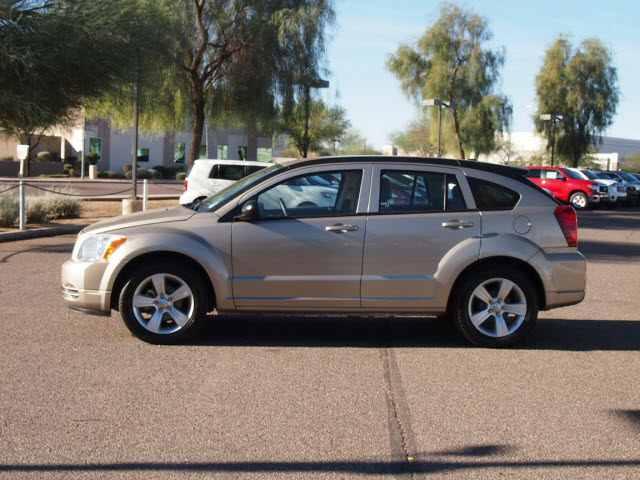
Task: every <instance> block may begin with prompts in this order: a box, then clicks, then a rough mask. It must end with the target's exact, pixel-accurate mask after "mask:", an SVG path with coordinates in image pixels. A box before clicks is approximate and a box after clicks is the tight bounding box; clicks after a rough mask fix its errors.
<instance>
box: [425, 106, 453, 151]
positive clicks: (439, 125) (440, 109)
mask: <svg viewBox="0 0 640 480" xmlns="http://www.w3.org/2000/svg"><path fill="white" fill-rule="evenodd" d="M422 106H423V107H438V158H440V156H441V155H442V153H441V151H440V135H441V133H442V107H444V108H451V109H453V110H455V109H456V108H458V104H457V103H456V102H449V103H447V102H444V101H442V100H438V99H437V98H428V99H426V100H423V101H422Z"/></svg>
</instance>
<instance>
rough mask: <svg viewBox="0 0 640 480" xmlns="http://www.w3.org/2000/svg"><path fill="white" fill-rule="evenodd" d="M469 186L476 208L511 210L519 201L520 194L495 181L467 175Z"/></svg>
mask: <svg viewBox="0 0 640 480" xmlns="http://www.w3.org/2000/svg"><path fill="white" fill-rule="evenodd" d="M468 180H469V186H470V187H471V192H472V193H473V198H474V199H475V201H476V205H477V207H478V210H484V211H487V210H512V209H513V208H514V207H515V206H516V205H517V203H518V201H520V194H519V193H518V192H514V191H513V190H511V189H510V188H507V187H505V186H503V185H498V184H497V183H493V182H488V181H486V180H480V179H479V178H473V177H468Z"/></svg>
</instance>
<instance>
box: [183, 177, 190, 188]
mask: <svg viewBox="0 0 640 480" xmlns="http://www.w3.org/2000/svg"><path fill="white" fill-rule="evenodd" d="M188 186H189V180H188V179H186V178H185V179H184V189H185V190H186V189H187V187H188Z"/></svg>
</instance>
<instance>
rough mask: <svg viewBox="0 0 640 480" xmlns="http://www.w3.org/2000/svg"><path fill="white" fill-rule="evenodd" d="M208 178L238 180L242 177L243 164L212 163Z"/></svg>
mask: <svg viewBox="0 0 640 480" xmlns="http://www.w3.org/2000/svg"><path fill="white" fill-rule="evenodd" d="M209 177H210V178H217V179H220V180H240V179H241V178H242V177H244V166H242V165H214V166H213V168H212V169H211V174H210V175H209Z"/></svg>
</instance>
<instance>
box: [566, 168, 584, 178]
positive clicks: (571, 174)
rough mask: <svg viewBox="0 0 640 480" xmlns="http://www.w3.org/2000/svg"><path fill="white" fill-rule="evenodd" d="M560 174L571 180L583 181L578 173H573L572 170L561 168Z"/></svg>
mask: <svg viewBox="0 0 640 480" xmlns="http://www.w3.org/2000/svg"><path fill="white" fill-rule="evenodd" d="M562 173H564V174H565V175H566V176H567V177H569V178H570V179H572V180H584V178H582V177H581V176H580V174H579V173H577V172H574V171H573V170H569V169H568V168H563V169H562Z"/></svg>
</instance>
